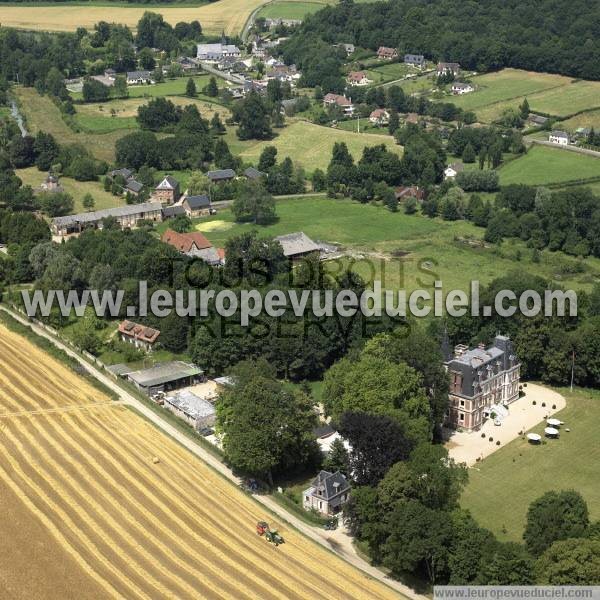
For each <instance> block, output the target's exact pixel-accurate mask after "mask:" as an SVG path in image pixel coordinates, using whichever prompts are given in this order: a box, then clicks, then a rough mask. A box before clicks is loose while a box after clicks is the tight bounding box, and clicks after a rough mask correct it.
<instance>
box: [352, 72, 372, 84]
mask: <svg viewBox="0 0 600 600" xmlns="http://www.w3.org/2000/svg"><path fill="white" fill-rule="evenodd" d="M346 81H347V82H348V83H349V84H350V85H359V86H362V85H369V84H370V83H373V80H372V79H369V77H368V76H367V74H366V73H365V72H364V71H350V73H348V78H347V80H346Z"/></svg>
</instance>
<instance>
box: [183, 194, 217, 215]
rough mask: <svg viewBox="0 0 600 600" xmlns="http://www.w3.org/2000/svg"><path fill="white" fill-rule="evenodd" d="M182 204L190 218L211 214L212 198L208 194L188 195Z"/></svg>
mask: <svg viewBox="0 0 600 600" xmlns="http://www.w3.org/2000/svg"><path fill="white" fill-rule="evenodd" d="M181 205H182V206H183V210H184V211H185V214H186V215H187V216H188V217H190V218H192V217H200V216H202V215H209V214H210V212H211V205H210V198H209V197H208V196H207V195H206V194H195V195H192V196H186V197H185V198H184V199H183V202H182V203H181Z"/></svg>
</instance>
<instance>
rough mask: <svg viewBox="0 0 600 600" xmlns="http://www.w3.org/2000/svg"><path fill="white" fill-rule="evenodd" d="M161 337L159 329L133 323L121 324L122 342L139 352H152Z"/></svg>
mask: <svg viewBox="0 0 600 600" xmlns="http://www.w3.org/2000/svg"><path fill="white" fill-rule="evenodd" d="M159 335H160V331H159V330H158V329H153V328H152V327H146V326H145V325H140V324H139V323H134V322H133V321H123V322H121V323H119V338H120V339H121V341H122V342H127V343H128V344H132V345H134V346H135V347H136V348H138V349H139V350H144V351H145V352H150V351H151V350H152V348H153V347H154V344H155V343H156V340H157V339H158V336H159Z"/></svg>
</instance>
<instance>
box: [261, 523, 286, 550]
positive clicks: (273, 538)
mask: <svg viewBox="0 0 600 600" xmlns="http://www.w3.org/2000/svg"><path fill="white" fill-rule="evenodd" d="M256 533H258V535H264V536H265V539H266V540H267V542H270V543H271V544H275V546H279V544H284V543H285V540H284V539H283V538H282V537H281V536H280V535H279V533H277V531H275V530H273V531H271V529H270V528H269V524H268V523H266V522H265V521H259V522H258V523H257V525H256Z"/></svg>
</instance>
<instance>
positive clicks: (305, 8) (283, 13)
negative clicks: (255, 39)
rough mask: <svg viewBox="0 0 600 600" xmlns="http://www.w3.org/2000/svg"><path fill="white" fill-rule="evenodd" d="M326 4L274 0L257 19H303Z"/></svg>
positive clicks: (263, 9)
mask: <svg viewBox="0 0 600 600" xmlns="http://www.w3.org/2000/svg"><path fill="white" fill-rule="evenodd" d="M326 4H327V3H326V2H294V1H293V0H292V1H290V0H275V2H270V3H269V4H267V5H265V7H264V8H262V9H261V10H260V11H259V13H258V14H257V17H262V18H265V19H304V17H305V16H306V15H310V14H312V13H314V12H317V11H318V10H321V9H322V8H323V7H324V6H325V5H326Z"/></svg>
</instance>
